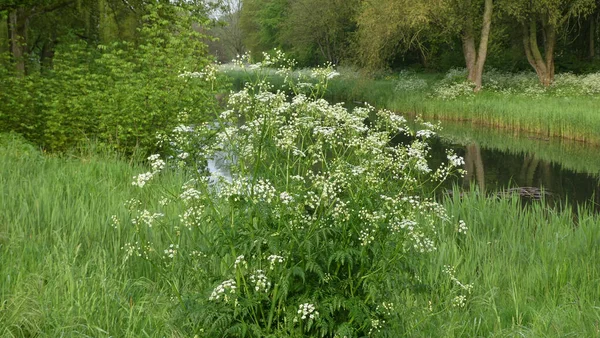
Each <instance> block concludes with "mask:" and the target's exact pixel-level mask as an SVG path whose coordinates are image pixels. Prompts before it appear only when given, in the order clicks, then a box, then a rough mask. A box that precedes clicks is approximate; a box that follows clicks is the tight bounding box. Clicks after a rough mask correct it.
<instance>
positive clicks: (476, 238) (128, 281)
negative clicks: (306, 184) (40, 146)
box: [0, 136, 600, 337]
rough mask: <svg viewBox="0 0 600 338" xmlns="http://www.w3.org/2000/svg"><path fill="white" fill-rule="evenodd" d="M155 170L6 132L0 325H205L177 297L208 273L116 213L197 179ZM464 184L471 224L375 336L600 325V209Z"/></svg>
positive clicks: (18, 332)
mask: <svg viewBox="0 0 600 338" xmlns="http://www.w3.org/2000/svg"><path fill="white" fill-rule="evenodd" d="M145 170H147V168H145V166H144V165H143V164H138V163H135V162H132V161H126V160H124V159H122V158H120V157H119V156H116V155H111V154H101V155H97V154H94V153H93V152H92V151H86V152H72V153H71V155H70V156H63V157H55V156H48V155H45V154H42V153H40V152H39V151H38V150H37V149H36V148H35V147H33V146H31V145H28V144H27V143H24V142H23V141H21V140H20V139H19V138H16V137H14V136H2V138H0V180H1V182H0V183H1V184H0V187H1V190H0V204H1V205H2V206H3V212H2V213H0V261H1V264H0V278H2V283H0V297H1V298H0V299H1V304H0V336H2V337H28V336H37V337H57V336H62V337H82V336H93V337H109V336H113V337H144V336H145V337H159V336H160V337H163V336H165V337H186V336H193V334H200V335H199V336H202V333H201V332H202V331H201V330H200V331H195V330H197V328H196V329H193V325H191V323H193V322H194V321H198V320H199V321H200V322H201V321H202V319H201V318H194V311H200V310H199V309H198V310H194V308H193V307H192V308H188V307H187V305H186V304H187V303H186V302H185V301H183V300H180V299H178V298H177V295H178V294H181V293H183V292H184V291H185V290H186V289H188V290H189V289H206V288H207V287H208V288H210V283H208V284H205V283H207V282H209V281H203V280H202V279H201V278H199V277H198V276H197V275H196V276H195V273H194V271H195V268H194V267H192V266H190V267H189V269H173V270H169V269H165V268H164V267H163V268H159V267H157V266H152V265H150V264H147V263H144V262H143V261H138V263H136V264H126V262H125V261H124V256H125V254H124V250H123V245H124V244H125V243H127V241H128V240H129V238H130V237H131V235H132V234H133V233H134V232H135V226H133V225H131V224H127V223H126V222H117V223H115V222H114V221H113V218H112V216H113V215H114V216H116V218H117V219H119V220H126V219H127V218H128V217H129V211H128V210H127V209H126V208H125V207H124V205H123V201H128V200H131V199H139V200H142V201H155V202H149V203H155V204H156V205H155V204H148V205H141V206H138V207H140V208H148V209H153V208H158V207H159V206H158V205H157V204H158V202H156V201H158V200H160V199H161V198H162V197H163V196H165V195H166V196H169V195H168V190H169V189H170V188H172V189H176V188H178V187H180V186H181V185H182V184H183V182H184V181H185V180H186V178H185V177H184V175H182V174H181V173H178V172H177V171H170V170H168V169H167V170H165V171H163V172H162V173H161V174H160V175H159V176H158V177H155V178H154V180H155V184H152V185H149V186H147V187H144V189H138V188H137V187H133V186H132V185H131V177H132V176H133V175H135V174H137V173H140V172H143V171H145ZM159 186H160V187H162V188H160V189H159V188H158V187H159ZM458 195H459V194H455V197H454V198H453V199H451V198H448V199H447V200H445V201H444V203H443V204H444V206H445V208H446V209H447V212H448V215H449V216H450V217H451V218H453V219H461V220H464V227H461V225H460V224H459V226H458V227H457V225H456V224H455V223H453V222H450V223H447V222H444V223H440V224H439V225H438V226H439V228H438V231H437V232H436V233H437V238H435V242H436V243H439V246H438V248H437V250H436V251H434V252H432V253H431V254H428V255H427V256H426V257H427V258H426V259H423V260H421V262H422V264H421V265H420V266H418V267H417V270H416V271H415V273H416V274H417V275H418V276H419V277H418V278H420V279H421V283H420V284H416V285H414V286H413V288H414V289H411V290H407V289H404V288H398V290H397V292H394V293H392V294H389V295H387V297H386V298H387V299H388V301H389V302H390V303H394V304H397V306H395V307H393V309H392V310H391V315H390V316H388V317H387V321H386V323H385V325H382V326H383V327H384V328H385V329H384V330H382V331H381V332H376V331H373V333H372V336H394V337H398V336H406V337H475V336H486V337H505V336H517V335H518V336H525V337H559V336H578V337H597V336H599V335H600V332H599V330H598V326H599V324H600V304H599V303H598V299H600V266H599V265H598V264H596V262H597V261H598V260H600V226H599V225H600V219H599V218H598V216H597V215H592V214H591V213H590V212H589V211H588V209H586V208H585V207H583V208H581V209H580V210H579V211H578V212H577V213H576V214H573V213H571V212H561V211H556V210H553V209H548V208H546V207H544V205H543V204H542V203H534V204H532V205H528V206H526V207H525V206H523V205H521V203H520V201H519V199H518V198H516V197H515V198H508V199H501V200H497V199H490V198H484V197H481V196H478V195H477V194H475V193H470V194H466V195H465V196H464V197H463V198H462V199H461V198H459V197H458ZM175 207H176V206H171V208H175ZM164 208H165V207H163V210H167V211H170V213H171V214H176V213H177V212H181V211H182V210H170V209H168V207H166V208H167V209H164ZM166 224H170V221H167V222H166ZM152 240H153V241H154V242H153V244H155V245H156V244H157V245H159V246H160V245H162V246H163V247H168V246H169V243H171V242H170V240H171V239H169V238H155V239H152ZM161 254H162V253H161ZM208 264H211V263H208ZM200 269H202V267H200ZM394 280H395V277H394V276H393V275H390V276H388V279H387V282H390V283H392V282H393V281H394ZM192 284H194V285H192ZM197 297H199V299H202V298H203V297H208V294H206V295H205V294H198V295H197ZM398 304H402V306H398ZM202 311H204V310H202ZM202 311H200V312H202ZM382 311H383V310H382ZM247 334H248V335H249V336H252V334H251V333H249V332H248V333H247Z"/></svg>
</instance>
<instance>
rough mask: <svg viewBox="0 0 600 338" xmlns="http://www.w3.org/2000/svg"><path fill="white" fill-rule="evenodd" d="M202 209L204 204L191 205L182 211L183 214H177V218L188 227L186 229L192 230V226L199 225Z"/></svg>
mask: <svg viewBox="0 0 600 338" xmlns="http://www.w3.org/2000/svg"><path fill="white" fill-rule="evenodd" d="M203 211H204V206H202V205H194V206H191V207H189V208H188V209H187V210H186V211H185V212H184V213H183V215H179V220H180V222H181V223H182V224H183V225H184V226H185V227H186V228H188V230H192V228H194V227H199V226H200V225H201V220H202V213H203Z"/></svg>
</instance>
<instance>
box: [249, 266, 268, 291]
mask: <svg viewBox="0 0 600 338" xmlns="http://www.w3.org/2000/svg"><path fill="white" fill-rule="evenodd" d="M250 282H251V283H252V284H254V290H255V291H256V292H268V291H269V288H271V282H269V280H268V279H267V276H266V275H265V272H264V271H263V270H256V272H255V273H254V274H252V275H250Z"/></svg>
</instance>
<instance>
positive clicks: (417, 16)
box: [357, 0, 432, 69]
mask: <svg viewBox="0 0 600 338" xmlns="http://www.w3.org/2000/svg"><path fill="white" fill-rule="evenodd" d="M430 11H431V3H430V1H428V0H365V1H363V3H362V7H361V9H360V12H359V14H358V16H357V24H358V32H357V42H358V50H357V52H358V55H357V58H358V60H357V61H358V62H359V64H361V65H362V66H364V67H366V68H369V69H379V68H385V67H386V66H387V65H388V63H389V61H390V60H391V59H392V58H393V57H394V55H397V54H398V52H399V51H401V52H402V51H406V50H408V49H410V48H412V47H416V48H417V49H420V50H421V52H423V41H424V39H425V37H426V36H427V31H428V29H429V28H430V26H431V19H432V17H431V15H430Z"/></svg>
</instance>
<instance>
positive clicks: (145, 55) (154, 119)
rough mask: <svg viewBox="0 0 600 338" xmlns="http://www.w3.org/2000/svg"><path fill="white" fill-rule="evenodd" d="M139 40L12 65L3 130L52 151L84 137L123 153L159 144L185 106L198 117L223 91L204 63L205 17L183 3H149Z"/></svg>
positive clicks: (66, 50)
mask: <svg viewBox="0 0 600 338" xmlns="http://www.w3.org/2000/svg"><path fill="white" fill-rule="evenodd" d="M144 10H145V14H144V15H143V16H142V17H141V20H142V24H141V26H140V27H139V31H138V34H137V40H138V41H137V42H127V41H114V42H111V43H109V44H107V45H97V46H95V45H90V44H89V43H87V42H85V41H81V40H71V41H70V42H66V43H65V44H64V45H62V46H59V47H57V49H56V55H55V56H54V58H53V61H52V63H53V65H52V67H51V68H45V69H42V71H33V70H32V69H31V67H33V66H31V67H29V68H28V69H29V72H30V74H29V75H28V76H18V70H14V69H13V68H12V65H11V64H10V63H7V64H6V67H4V68H2V72H3V73H2V76H0V88H1V91H0V100H1V101H2V102H3V105H2V106H0V130H5V131H6V130H12V131H17V132H20V133H22V134H23V135H25V136H26V137H27V138H28V139H29V140H32V141H34V142H36V143H38V144H39V145H41V146H43V147H45V148H47V149H49V150H64V149H67V148H69V147H71V146H73V145H75V144H77V143H79V142H81V141H82V140H86V139H97V140H98V141H100V142H102V143H104V144H106V145H108V146H110V147H113V148H116V149H119V150H122V151H126V152H131V151H133V149H134V148H139V149H140V150H142V151H143V152H147V151H150V150H155V149H156V148H155V143H156V136H157V134H160V133H163V134H164V133H165V132H166V131H170V130H172V129H173V127H174V126H175V125H176V117H177V115H178V114H180V113H181V112H182V111H184V110H185V113H186V114H187V115H188V117H189V119H190V120H192V121H196V122H201V121H203V120H205V119H206V116H207V114H210V115H212V112H214V111H215V109H216V105H217V100H216V98H215V94H216V93H218V92H219V91H221V90H222V89H223V85H222V82H220V81H219V80H217V74H216V73H215V72H214V70H213V68H211V67H207V66H208V64H209V62H210V61H211V59H210V58H209V57H208V55H207V49H206V45H205V44H204V42H203V39H204V38H205V37H204V36H203V35H201V34H200V33H198V32H196V31H195V30H194V27H193V26H194V25H195V24H196V23H197V22H198V20H199V19H201V17H198V16H196V15H194V13H193V12H190V11H188V10H186V9H185V8H184V7H179V6H173V5H156V6H154V5H152V6H151V5H148V6H146V7H144Z"/></svg>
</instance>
